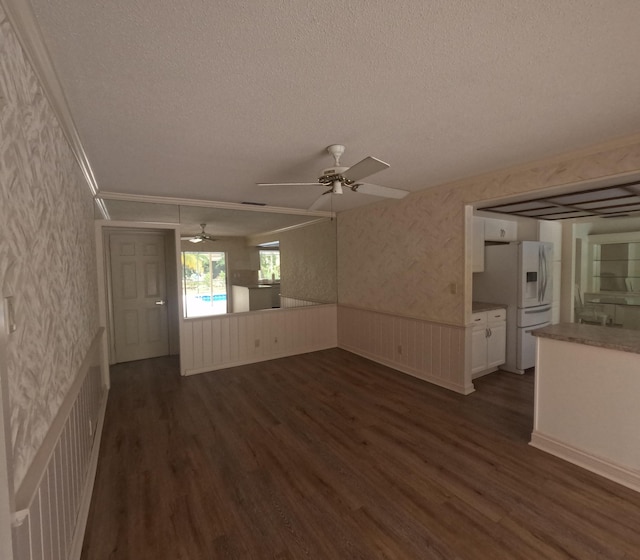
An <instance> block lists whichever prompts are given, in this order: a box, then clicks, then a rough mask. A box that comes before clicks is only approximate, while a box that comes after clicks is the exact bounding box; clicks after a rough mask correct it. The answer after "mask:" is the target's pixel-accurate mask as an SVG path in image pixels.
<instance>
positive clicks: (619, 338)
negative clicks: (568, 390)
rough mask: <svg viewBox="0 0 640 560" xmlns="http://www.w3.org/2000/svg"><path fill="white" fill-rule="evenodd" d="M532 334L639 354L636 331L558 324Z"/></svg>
mask: <svg viewBox="0 0 640 560" xmlns="http://www.w3.org/2000/svg"><path fill="white" fill-rule="evenodd" d="M532 334H533V335H534V336H539V337H541V338H551V339H553V340H560V341H564V342H574V343H576V344H586V345H587V346H597V347H599V348H608V349H610V350H619V351H621V352H632V353H634V354H640V331H637V330H631V329H618V328H614V327H602V326H599V325H585V324H580V323H559V324H557V325H550V326H548V327H542V328H540V329H535V330H534V331H532Z"/></svg>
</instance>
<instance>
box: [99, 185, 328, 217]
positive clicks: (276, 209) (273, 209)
mask: <svg viewBox="0 0 640 560" xmlns="http://www.w3.org/2000/svg"><path fill="white" fill-rule="evenodd" d="M96 200H103V201H104V200H123V201H128V202H147V203H151V204H175V205H177V206H204V207H205V208H222V209H226V210H243V211H245V212H265V213H271V214H291V215H294V216H318V217H319V218H335V217H336V214H335V212H327V211H322V210H303V209H301V208H287V207H284V206H254V205H251V204H241V203H239V202H217V201H215V200H198V199H194V198H175V197H170V196H152V195H145V194H127V193H117V192H107V191H101V192H100V194H99V195H97V196H96Z"/></svg>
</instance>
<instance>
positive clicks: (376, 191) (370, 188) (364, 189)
mask: <svg viewBox="0 0 640 560" xmlns="http://www.w3.org/2000/svg"><path fill="white" fill-rule="evenodd" d="M354 187H355V191H356V192H359V193H362V194H371V195H373V196H383V197H385V198H404V197H405V196H407V195H408V194H409V191H403V190H402V189H392V188H391V187H383V186H382V185H373V184H371V183H360V184H358V185H354Z"/></svg>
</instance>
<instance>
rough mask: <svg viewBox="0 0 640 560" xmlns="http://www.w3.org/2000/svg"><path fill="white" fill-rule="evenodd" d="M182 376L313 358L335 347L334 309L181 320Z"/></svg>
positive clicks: (305, 308) (295, 309) (315, 307)
mask: <svg viewBox="0 0 640 560" xmlns="http://www.w3.org/2000/svg"><path fill="white" fill-rule="evenodd" d="M181 339H182V347H181V351H180V369H181V372H182V375H192V374H195V373H204V372H207V371H213V370H216V369H222V368H227V367H233V366H237V365H242V364H250V363H254V362H262V361H265V360H272V359H274V358H281V357H284V356H293V355H294V354H304V353H305V352H315V351H316V350H324V349H326V348H335V346H336V345H337V309H336V305H333V304H329V305H313V306H303V307H291V308H287V309H279V310H271V309H269V310H265V311H253V312H251V313H232V314H227V315H214V316H211V317H201V318H198V319H186V320H184V321H183V324H182V337H181Z"/></svg>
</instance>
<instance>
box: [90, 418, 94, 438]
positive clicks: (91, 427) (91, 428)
mask: <svg viewBox="0 0 640 560" xmlns="http://www.w3.org/2000/svg"><path fill="white" fill-rule="evenodd" d="M89 435H90V436H92V435H93V422H92V421H91V420H89Z"/></svg>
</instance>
